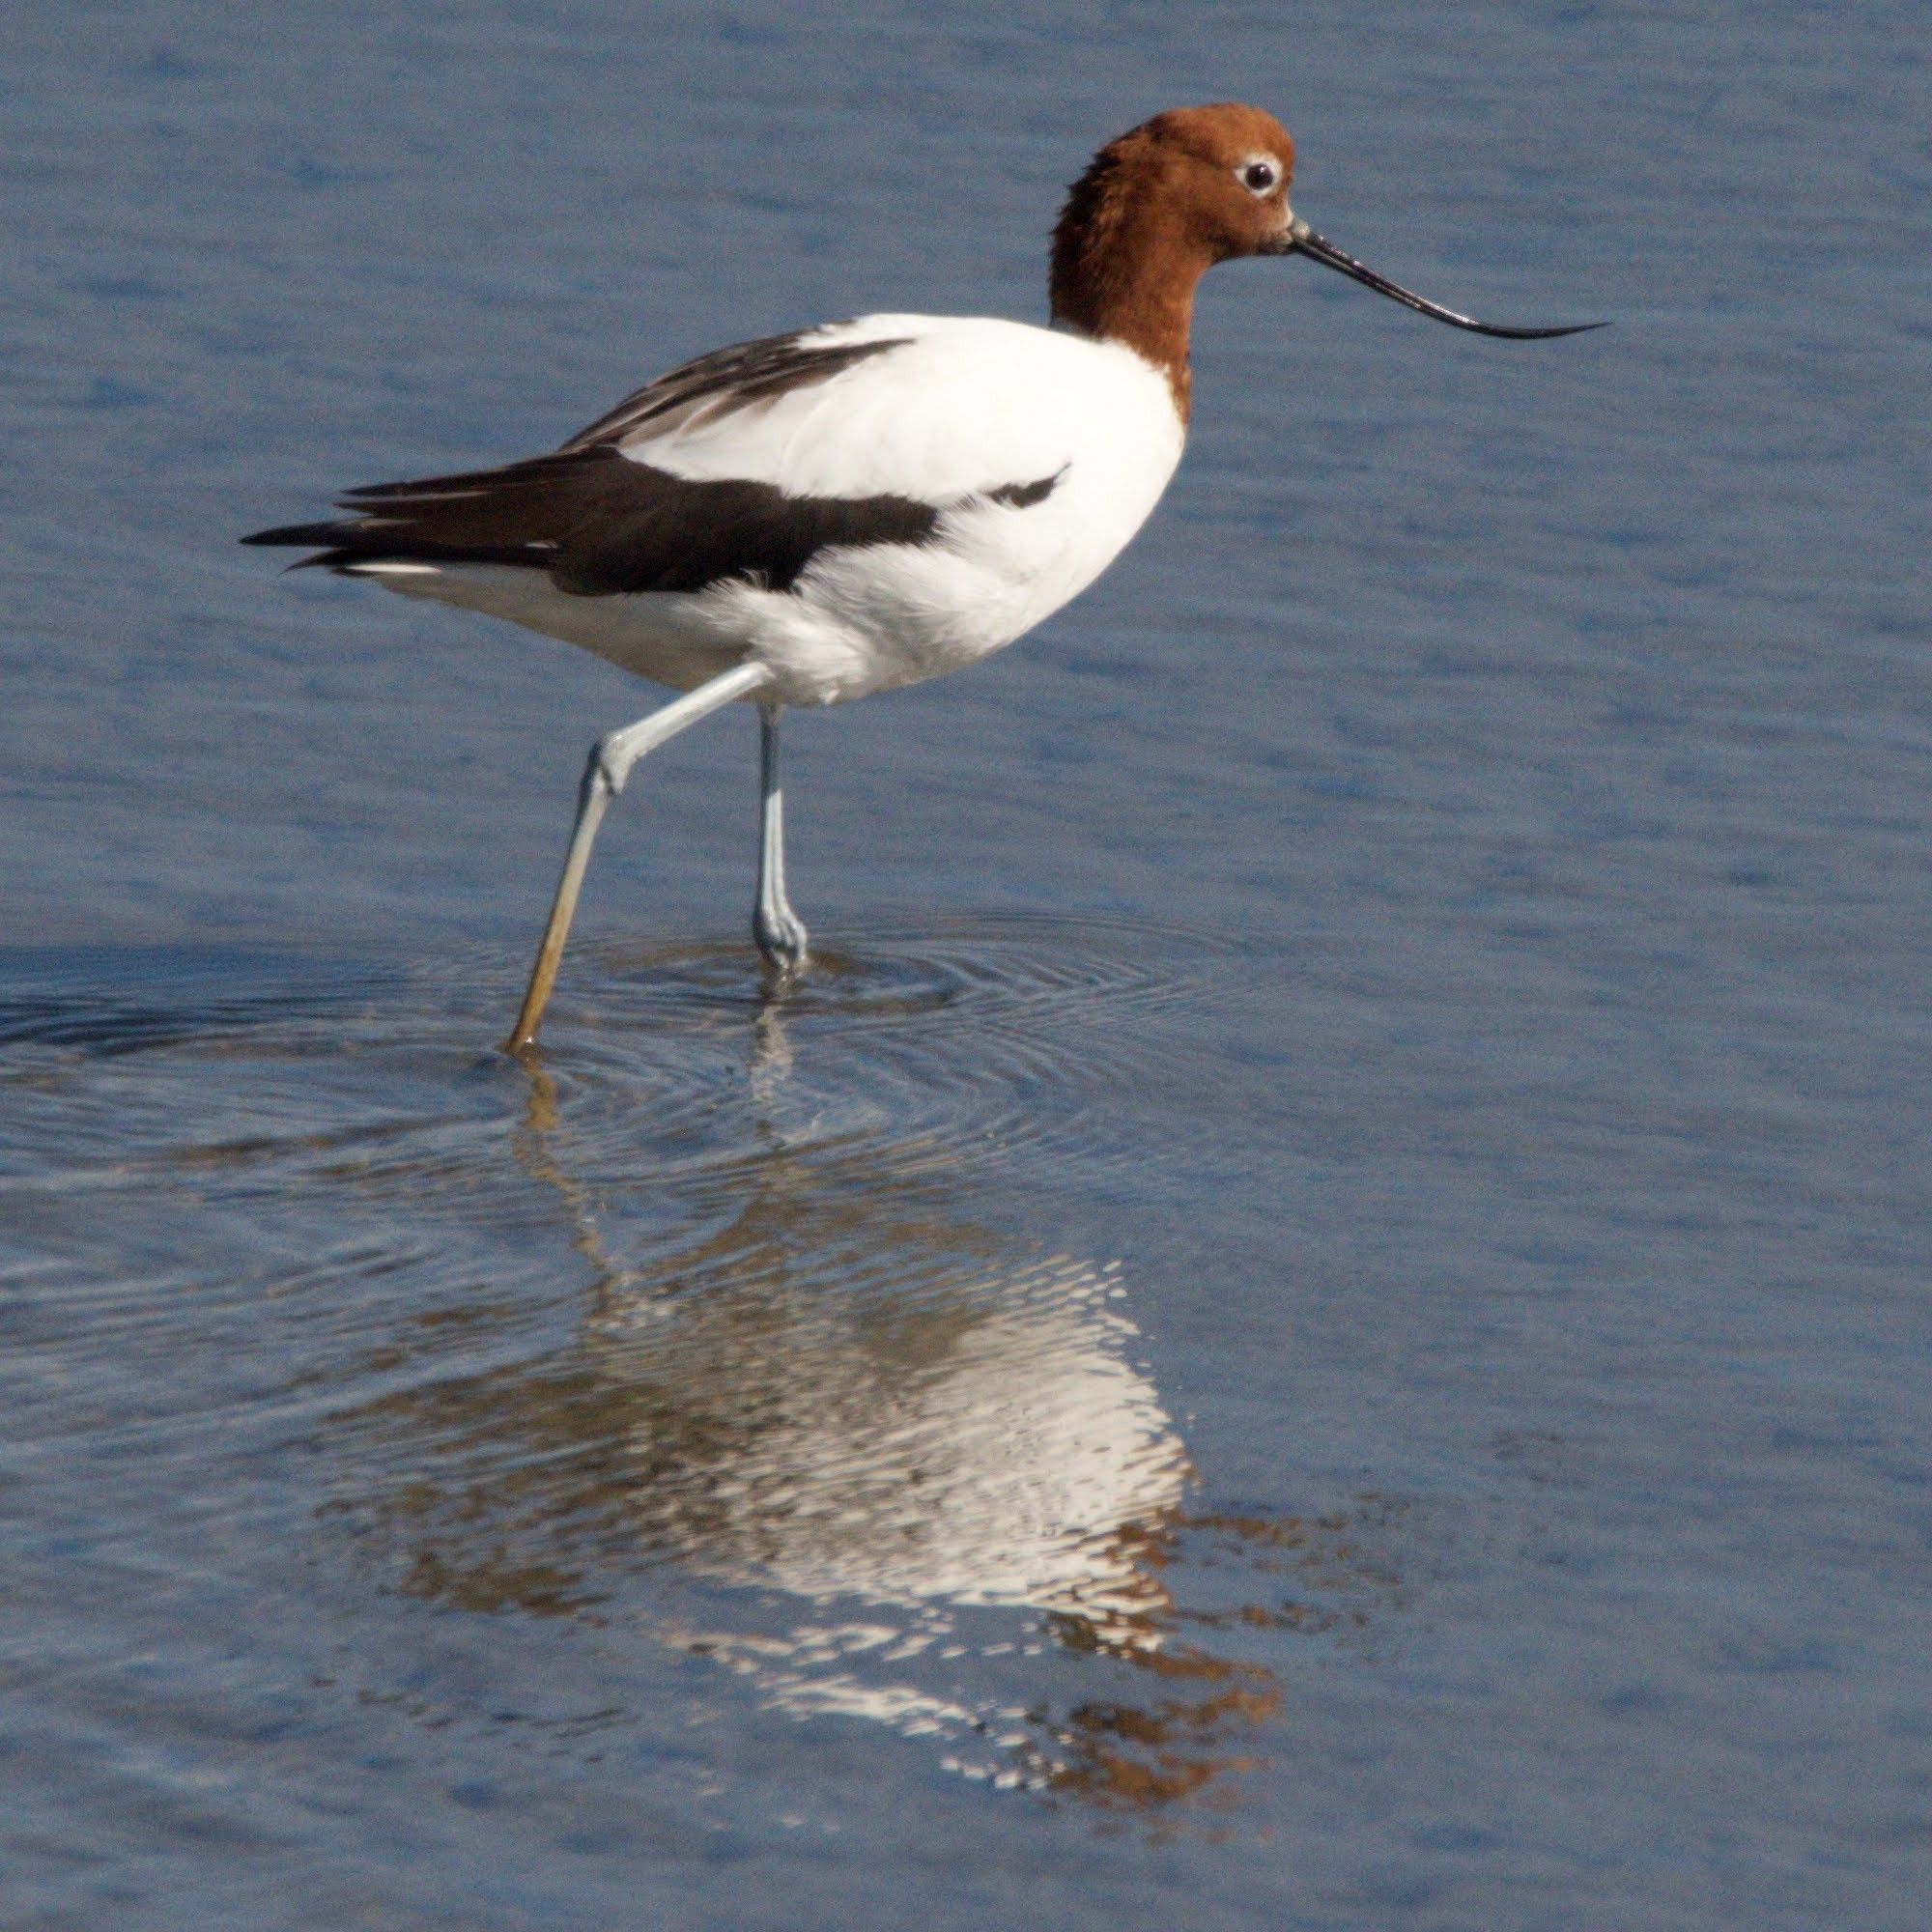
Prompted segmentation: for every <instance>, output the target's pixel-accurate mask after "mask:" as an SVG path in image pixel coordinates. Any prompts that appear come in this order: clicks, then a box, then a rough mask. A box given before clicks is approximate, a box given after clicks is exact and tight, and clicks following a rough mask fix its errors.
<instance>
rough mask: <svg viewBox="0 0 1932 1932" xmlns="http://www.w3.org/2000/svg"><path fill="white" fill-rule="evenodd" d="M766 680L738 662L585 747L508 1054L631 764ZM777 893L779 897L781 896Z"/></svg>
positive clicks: (544, 984)
mask: <svg viewBox="0 0 1932 1932" xmlns="http://www.w3.org/2000/svg"><path fill="white" fill-rule="evenodd" d="M770 681H771V672H770V671H768V670H767V669H766V668H764V666H763V665H756V664H746V665H740V666H739V667H738V668H736V669H735V670H727V671H726V672H725V674H724V675H723V676H722V677H714V678H713V679H712V680H711V681H710V683H708V684H700V685H699V686H698V687H697V689H696V691H694V692H691V693H689V694H687V695H686V696H683V697H680V698H678V699H677V700H676V701H675V702H674V703H670V704H667V705H666V706H665V707H664V709H663V710H662V711H653V712H652V713H651V715H650V716H649V717H648V718H640V719H639V721H638V722H637V723H636V724H635V725H626V726H625V727H624V728H623V729H622V730H621V731H608V732H606V733H605V735H604V736H603V737H601V738H600V739H598V741H597V742H596V744H595V745H593V746H592V747H591V748H590V762H589V763H588V764H587V765H586V766H585V767H584V770H583V785H582V790H581V791H580V792H579V794H578V800H577V824H576V826H575V828H574V829H573V830H572V832H571V835H570V850H569V852H568V853H567V854H566V855H565V857H564V861H563V876H562V877H561V878H560V879H558V880H557V882H556V897H555V899H554V902H553V903H552V905H551V909H550V923H549V925H547V926H546V927H545V928H544V936H543V944H542V945H541V946H540V947H538V948H537V961H536V965H535V966H534V967H533V968H532V969H531V971H530V984H529V990H528V991H527V992H526V993H525V995H524V1009H523V1011H522V1012H520V1013H519V1014H518V1015H517V1024H516V1027H515V1029H514V1030H513V1031H512V1032H511V1035H510V1037H509V1038H508V1039H507V1040H505V1041H504V1042H503V1043H504V1045H505V1046H507V1047H508V1048H509V1050H510V1051H511V1052H512V1053H517V1052H521V1051H522V1049H523V1048H525V1047H526V1046H529V1045H532V1044H533V1043H534V1042H535V1040H536V1037H537V1028H538V1026H539V1025H540V1024H541V1023H542V1020H543V1015H544V1008H545V1007H546V1006H548V1005H549V1004H550V995H551V988H552V987H553V986H554V985H555V984H556V969H557V966H558V963H559V962H560V961H561V960H562V958H563V942H564V941H565V940H566V939H567V938H568V937H569V936H570V921H571V916H572V914H574V913H575V912H576V910H577V895H578V893H579V892H580V891H581V890H582V886H583V873H584V868H585V867H587V866H588V865H589V864H590V847H591V844H592V843H593V842H594V840H595V839H596V837H597V828H598V826H599V825H601V824H602V823H603V820H604V813H605V810H606V809H607V808H608V807H609V806H610V803H611V800H612V799H613V798H615V797H616V796H617V794H618V793H619V792H620V791H622V790H623V789H624V781H625V780H626V779H627V778H629V777H630V775H631V767H632V766H633V765H635V764H636V763H637V762H638V760H639V758H641V757H642V756H643V755H644V753H646V752H654V751H656V750H657V748H658V747H659V746H660V745H662V744H663V743H664V742H665V741H666V739H668V738H674V737H676V736H677V734H678V733H679V732H680V731H682V730H683V729H684V728H685V726H686V725H696V723H697V721H698V720H699V719H700V718H706V717H709V716H710V714H711V713H712V712H714V711H716V710H717V709H718V708H719V707H720V706H721V705H725V704H728V703H730V701H731V700H732V699H733V698H734V697H743V696H745V695H746V693H747V692H752V691H756V690H758V689H759V688H760V686H762V685H765V684H768V683H769V682H770ZM781 896H782V895H781Z"/></svg>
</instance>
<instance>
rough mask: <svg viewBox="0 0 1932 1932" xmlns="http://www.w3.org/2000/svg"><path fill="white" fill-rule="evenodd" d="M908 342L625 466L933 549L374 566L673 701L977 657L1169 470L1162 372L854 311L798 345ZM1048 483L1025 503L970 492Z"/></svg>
mask: <svg viewBox="0 0 1932 1932" xmlns="http://www.w3.org/2000/svg"><path fill="white" fill-rule="evenodd" d="M895 338H907V339H906V340H905V341H904V342H903V346H901V347H896V348H893V349H890V350H886V351H882V352H881V353H880V354H879V355H876V356H874V357H871V358H868V359H867V360H864V361H861V362H858V363H855V364H854V365H853V366H851V367H849V368H846V369H844V370H842V371H841V372H840V373H838V374H837V375H834V376H831V377H829V378H828V379H826V380H824V381H822V382H818V383H814V384H810V385H809V386H804V387H799V388H794V389H791V390H788V391H786V392H785V393H783V394H781V395H779V396H776V397H773V398H770V399H768V400H764V401H760V402H756V403H751V404H747V405H744V406H741V407H738V408H735V409H732V410H730V411H729V412H720V413H713V412H705V411H699V412H696V414H695V415H694V416H691V417H688V418H687V419H685V420H682V421H677V420H672V421H670V422H668V423H665V422H653V423H649V424H646V425H645V426H644V427H642V428H641V429H639V430H634V431H633V432H631V433H630V434H629V435H628V436H626V437H624V438H623V439H622V440H620V441H619V443H618V447H619V448H620V450H621V451H622V453H623V454H624V455H625V456H627V457H629V458H632V459H633V460H635V461H638V462H640V463H645V464H648V465H650V466H651V467H652V468H654V469H661V470H668V471H669V472H671V473H672V474H674V475H679V476H685V477H692V478H707V479H725V478H740V479H745V480H749V481H754V482H762V483H769V484H773V485H776V486H777V487H778V488H779V489H781V490H782V491H784V492H785V493H786V494H787V495H791V496H798V497H877V496H895V497H909V498H912V499H915V500H917V501H919V502H922V503H927V504H931V505H933V506H935V507H937V508H941V509H942V510H943V514H942V516H941V518H940V521H939V526H938V528H937V530H936V531H935V533H934V537H933V539H932V540H930V541H927V542H924V543H920V544H906V543H874V544H867V545H848V546H843V547H838V548H834V549H829V550H826V551H824V552H821V553H820V554H818V555H817V556H816V557H815V558H813V560H812V561H811V563H810V565H809V566H808V567H807V569H806V570H805V571H804V573H803V574H802V575H801V576H800V578H799V579H798V581H797V582H796V583H794V584H793V585H792V586H791V587H790V588H789V589H786V590H782V591H773V590H768V589H765V588H763V587H761V586H760V585H758V584H756V583H754V582H723V583H718V584H713V585H711V586H709V587H707V588H706V589H703V590H700V591H695V592H689V593H675V594H671V593H664V592H649V593H642V594H617V595H608V596H582V595H577V594H573V593H571V592H568V591H565V590H561V589H559V588H557V586H556V585H555V584H554V582H552V581H551V579H550V577H549V575H548V573H546V572H545V571H543V570H541V569H528V568H520V567H515V566H509V565H496V564H434V563H396V562H377V563H369V564H362V565H355V566H351V568H353V569H354V570H355V573H356V574H357V575H363V576H368V577H372V578H375V579H376V580H377V581H379V582H383V583H384V584H385V585H386V586H387V587H388V588H390V589H393V590H398V591H402V592H404V593H405V594H408V595H411V596H418V597H432V598H435V599H437V600H438V601H440V602H442V603H446V604H457V605H461V606H463V607H465V608H466V609H469V610H474V611H484V612H487V613H488V614H490V615H492V616H497V617H504V618H507V619H509V620H510V621H511V622H513V623H517V624H521V625H523V626H524V627H526V629H528V630H532V631H538V632H542V633H544V634H545V635H547V636H550V637H554V638H561V639H565V640H567V641H568V642H570V643H574V644H581V645H582V647H583V648H584V649H586V650H589V651H593V652H595V653H596V654H597V655H598V656H599V657H601V658H605V659H608V660H609V661H610V662H611V664H614V665H617V666H620V667H621V668H623V669H625V670H629V671H633V672H635V673H637V674H638V675H639V677H645V678H650V679H652V680H653V681H655V682H656V683H659V684H665V685H669V686H671V687H673V688H674V689H677V690H690V689H692V688H694V687H695V686H696V685H698V684H700V683H702V682H704V681H705V680H706V679H707V678H711V677H715V676H717V675H718V674H719V673H720V672H721V671H724V670H727V669H729V668H731V667H733V666H734V665H739V664H744V663H746V662H748V661H749V662H754V663H758V664H762V665H765V666H766V667H768V668H769V669H770V671H771V673H772V680H773V681H772V683H771V685H770V686H769V687H768V688H767V689H768V693H769V696H770V698H772V699H776V700H777V701H778V702H780V703H782V704H835V703H840V702H843V701H844V700H845V699H848V698H853V697H864V696H867V695H869V694H870V693H872V692H875V691H890V690H892V689H894V688H895V686H899V685H906V684H915V683H918V682H919V681H920V680H921V679H923V678H928V677H937V676H940V675H941V674H942V673H944V672H946V671H952V670H958V669H960V668H962V667H963V666H966V665H969V664H972V663H975V662H976V661H977V660H979V659H980V658H982V657H985V656H986V655H988V654H989V653H990V652H992V651H996V650H998V649H1000V648H1001V646H1003V645H1005V644H1009V643H1011V642H1012V641H1013V640H1014V639H1016V638H1019V637H1021V636H1023V635H1024V634H1025V633H1026V632H1027V631H1029V630H1031V629H1032V628H1033V627H1034V626H1035V625H1036V624H1037V623H1038V622H1039V621H1040V620H1041V619H1042V618H1043V617H1046V616H1048V615H1050V614H1051V613H1052V612H1053V611H1057V610H1059V609H1060V607H1061V606H1062V605H1063V604H1065V603H1066V602H1067V601H1068V600H1069V599H1071V598H1073V597H1074V596H1076V595H1078V593H1079V592H1080V591H1082V590H1084V589H1085V588H1086V587H1087V585H1088V584H1090V583H1091V582H1093V581H1094V578H1096V577H1097V576H1098V575H1099V574H1100V572H1101V571H1102V570H1104V569H1105V568H1106V567H1107V565H1108V564H1109V563H1111V562H1112V561H1113V560H1114V558H1115V557H1116V556H1118V555H1119V554H1120V553H1121V551H1122V549H1123V548H1124V547H1125V545H1126V543H1127V542H1128V540H1129V539H1130V538H1131V537H1132V536H1133V534H1134V532H1135V531H1136V530H1138V529H1139V528H1140V526H1141V525H1142V524H1143V523H1145V522H1146V521H1147V518H1148V515H1149V513H1150V512H1151V510H1152V509H1153V506H1154V504H1155V503H1156V502H1157V501H1158V500H1159V498H1160V495H1161V492H1162V491H1163V490H1164V489H1165V488H1166V487H1167V482H1168V479H1169V478H1170V477H1171V476H1172V475H1173V474H1174V470H1175V467H1176V465H1177V464H1178V463H1179V460H1180V452H1181V444H1182V440H1183V430H1182V425H1181V421H1180V417H1179V412H1178V411H1177V410H1176V408H1175V403H1174V397H1173V394H1172V391H1171V390H1170V388H1169V386H1168V383H1167V379H1166V378H1165V377H1164V376H1163V375H1162V374H1161V373H1160V371H1158V370H1157V369H1155V368H1153V367H1152V366H1151V364H1150V363H1148V362H1146V361H1143V360H1142V359H1141V357H1140V356H1138V355H1135V354H1134V353H1133V351H1131V350H1129V349H1125V348H1122V347H1121V346H1120V345H1119V344H1116V343H1111V342H1101V341H1095V340H1093V339H1090V338H1088V337H1085V336H1080V335H1075V334H1069V333H1063V332H1060V331H1057V330H1053V329H1046V328H1037V327H1030V326H1028V325H1026V324H1023V323H1014V322H1001V321H994V320H990V319H980V318H954V317H935V316H914V315H873V316H866V317H863V318H861V319H860V320H858V321H856V322H847V323H836V324H832V325H830V326H828V327H824V328H822V329H818V330H815V331H813V332H812V333H811V334H810V336H809V337H807V338H806V341H807V342H808V343H809V344H810V345H812V346H821V345H822V346H825V347H833V346H837V345H839V344H847V343H855V342H865V341H879V340H892V339H895ZM1056 476H1057V477H1058V479H1059V480H1058V481H1057V483H1056V484H1055V486H1054V488H1053V489H1052V490H1051V492H1050V493H1049V494H1048V495H1047V496H1046V497H1045V499H1044V500H1043V501H1040V502H1037V503H1034V504H1032V505H1030V506H1027V507H1023V508H1022V507H1018V506H1015V505H1011V504H1007V503H1000V502H995V501H989V500H987V499H986V497H985V495H984V493H986V492H989V491H994V490H998V489H1000V488H1002V487H1005V486H1015V485H1024V484H1031V483H1035V482H1037V481H1039V480H1041V479H1044V478H1049V477H1056Z"/></svg>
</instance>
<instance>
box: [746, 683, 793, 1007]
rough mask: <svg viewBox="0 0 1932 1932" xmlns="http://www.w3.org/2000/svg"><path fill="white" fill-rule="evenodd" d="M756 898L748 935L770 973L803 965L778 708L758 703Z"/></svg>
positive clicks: (783, 971) (785, 970) (790, 969)
mask: <svg viewBox="0 0 1932 1932" xmlns="http://www.w3.org/2000/svg"><path fill="white" fill-rule="evenodd" d="M758 721H759V722H758V780H759V789H760V795H761V799H762V810H761V811H760V814H759V820H758V902H757V904H756V906H755V907H754V908H753V912H752V937H753V939H755V940H756V941H757V942H758V951H759V952H762V953H763V954H764V955H765V961H766V963H767V964H768V965H769V966H770V967H771V968H772V969H773V971H774V972H777V973H781V974H785V975H787V976H789V975H790V974H793V973H796V972H797V971H798V969H799V968H800V967H801V966H803V965H804V964H805V937H806V935H805V922H804V921H803V920H802V919H800V918H799V916H798V915H797V913H795V912H793V911H792V909H791V901H790V900H789V899H788V898H786V897H785V860H784V792H783V790H782V788H781V786H780V783H779V707H778V706H777V705H776V704H761V705H760V706H759V707H758Z"/></svg>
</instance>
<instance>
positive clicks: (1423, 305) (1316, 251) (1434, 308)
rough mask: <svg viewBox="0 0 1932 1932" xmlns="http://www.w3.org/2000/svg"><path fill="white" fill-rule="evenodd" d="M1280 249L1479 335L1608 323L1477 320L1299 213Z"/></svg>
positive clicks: (1537, 334)
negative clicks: (1360, 255) (1339, 243)
mask: <svg viewBox="0 0 1932 1932" xmlns="http://www.w3.org/2000/svg"><path fill="white" fill-rule="evenodd" d="M1281 253H1282V254H1284V255H1306V256H1307V257H1308V258H1309V260H1310V261H1313V262H1320V263H1321V265H1322V267H1323V268H1326V269H1335V270H1339V271H1340V272H1341V273H1343V274H1345V275H1348V276H1350V278H1351V279H1352V280H1354V281H1358V282H1360V283H1361V284H1362V286H1363V287H1364V288H1368V289H1374V290H1375V292H1376V293H1377V294H1378V295H1381V296H1387V297H1388V298H1389V299H1390V300H1391V301H1399V302H1401V303H1402V305H1403V306H1404V307H1405V308H1412V309H1413V310H1414V311H1415V312H1416V314H1418V315H1433V316H1434V317H1435V320H1436V321H1437V322H1446V323H1448V324H1450V325H1451V326H1452V327H1456V328H1469V329H1473V330H1474V331H1475V332H1476V333H1477V334H1478V335H1502V336H1507V337H1508V338H1509V339H1510V340H1511V341H1512V342H1537V341H1541V340H1542V339H1543V338H1545V337H1546V336H1551V335H1581V334H1583V333H1584V332H1585V330H1587V329H1592V328H1607V327H1609V324H1608V323H1605V322H1573V323H1571V324H1570V325H1569V327H1567V328H1505V327H1502V326H1501V325H1500V324H1498V323H1493V322H1478V321H1477V320H1476V319H1475V317H1474V316H1471V315H1458V314H1457V313H1456V311H1455V310H1454V309H1453V308H1444V307H1442V306H1441V304H1440V303H1438V302H1433V301H1426V300H1425V299H1424V298H1422V297H1421V296H1418V295H1413V294H1411V293H1410V292H1409V291H1408V290H1407V289H1406V288H1404V287H1403V286H1402V284H1401V283H1400V282H1392V281H1390V280H1389V278H1388V277H1387V276H1386V275H1378V274H1377V273H1376V271H1375V270H1373V269H1371V268H1368V267H1366V266H1364V265H1363V264H1362V263H1360V262H1358V261H1356V260H1355V258H1354V257H1353V256H1352V255H1345V254H1343V252H1342V251H1341V249H1339V248H1338V247H1336V246H1335V244H1334V243H1333V242H1332V241H1322V239H1321V236H1319V235H1318V234H1316V232H1315V231H1314V229H1312V228H1311V227H1309V225H1308V224H1307V222H1305V221H1303V220H1302V219H1301V217H1300V216H1299V215H1296V216H1295V217H1294V219H1293V221H1292V222H1291V223H1290V224H1289V230H1288V233H1287V234H1286V235H1285V236H1284V237H1283V238H1282V246H1281Z"/></svg>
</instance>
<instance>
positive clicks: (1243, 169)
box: [1235, 155, 1281, 195]
mask: <svg viewBox="0 0 1932 1932" xmlns="http://www.w3.org/2000/svg"><path fill="white" fill-rule="evenodd" d="M1235 179H1236V181H1237V182H1239V183H1240V185H1242V186H1243V187H1244V188H1246V189H1247V191H1248V192H1249V193H1250V194H1252V195H1264V194H1272V193H1273V192H1274V191H1275V189H1276V188H1277V187H1278V186H1279V185H1281V164H1280V162H1278V161H1277V160H1276V159H1275V157H1274V156H1272V155H1251V156H1249V157H1248V158H1247V159H1246V160H1245V161H1243V162H1242V163H1241V165H1240V166H1239V167H1237V168H1236V170H1235Z"/></svg>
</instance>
